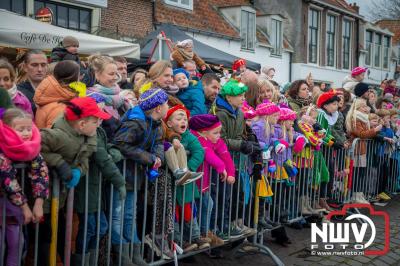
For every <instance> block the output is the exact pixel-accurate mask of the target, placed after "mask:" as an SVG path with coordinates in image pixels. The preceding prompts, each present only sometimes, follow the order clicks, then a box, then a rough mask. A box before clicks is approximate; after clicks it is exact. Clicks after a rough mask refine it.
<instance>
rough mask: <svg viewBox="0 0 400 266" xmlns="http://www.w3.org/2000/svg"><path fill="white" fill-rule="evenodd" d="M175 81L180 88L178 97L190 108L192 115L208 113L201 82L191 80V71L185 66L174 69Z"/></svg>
mask: <svg viewBox="0 0 400 266" xmlns="http://www.w3.org/2000/svg"><path fill="white" fill-rule="evenodd" d="M173 73H174V82H175V85H176V86H177V87H178V88H179V91H178V93H177V94H176V97H177V98H178V99H179V100H181V101H182V103H183V104H184V105H185V106H186V108H187V109H189V111H190V113H191V114H192V115H198V114H206V113H207V110H206V106H205V99H204V93H203V88H202V85H201V82H199V81H197V80H190V81H189V72H187V71H186V70H185V69H183V68H177V69H174V72H173Z"/></svg>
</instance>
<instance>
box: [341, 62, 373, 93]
mask: <svg viewBox="0 0 400 266" xmlns="http://www.w3.org/2000/svg"><path fill="white" fill-rule="evenodd" d="M365 72H367V68H366V67H359V66H358V67H355V68H353V69H352V70H351V75H349V76H346V77H345V78H344V80H343V84H342V85H343V86H342V87H343V89H345V90H347V91H349V92H351V93H354V88H355V86H356V85H357V84H358V83H360V82H362V81H363V80H364V77H365Z"/></svg>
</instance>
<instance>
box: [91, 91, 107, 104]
mask: <svg viewBox="0 0 400 266" xmlns="http://www.w3.org/2000/svg"><path fill="white" fill-rule="evenodd" d="M87 97H90V98H92V99H93V100H95V101H96V103H104V102H106V98H105V97H104V96H103V94H100V93H97V92H93V93H90V94H88V96H87Z"/></svg>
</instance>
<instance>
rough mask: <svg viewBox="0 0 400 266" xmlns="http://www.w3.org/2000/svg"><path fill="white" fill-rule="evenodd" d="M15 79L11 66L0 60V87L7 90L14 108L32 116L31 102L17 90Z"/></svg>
mask: <svg viewBox="0 0 400 266" xmlns="http://www.w3.org/2000/svg"><path fill="white" fill-rule="evenodd" d="M15 79H16V76H15V71H14V68H13V66H12V65H11V64H10V63H9V62H8V61H7V60H6V59H0V87H1V88H4V89H6V90H7V92H8V94H9V95H10V97H11V100H12V103H13V104H14V106H15V107H17V108H20V109H22V110H24V111H25V112H27V113H28V114H31V115H33V112H32V105H31V102H30V101H29V99H28V98H27V97H26V96H25V95H24V94H23V93H22V92H20V91H19V90H17V85H16V84H15Z"/></svg>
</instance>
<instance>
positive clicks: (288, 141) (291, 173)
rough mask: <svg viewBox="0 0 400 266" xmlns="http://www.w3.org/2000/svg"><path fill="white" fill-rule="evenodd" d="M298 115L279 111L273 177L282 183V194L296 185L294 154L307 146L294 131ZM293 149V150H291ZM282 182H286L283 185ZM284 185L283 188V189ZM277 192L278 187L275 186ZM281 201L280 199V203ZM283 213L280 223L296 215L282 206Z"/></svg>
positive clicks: (284, 108)
mask: <svg viewBox="0 0 400 266" xmlns="http://www.w3.org/2000/svg"><path fill="white" fill-rule="evenodd" d="M296 117H297V114H296V112H294V111H293V110H291V109H289V108H286V107H281V108H280V110H279V120H278V125H277V126H276V127H275V129H274V130H275V136H276V137H277V138H276V140H275V141H274V143H273V146H274V153H272V159H273V160H274V161H275V163H276V165H277V167H276V170H277V171H276V172H275V173H274V174H273V175H272V177H273V178H274V180H275V181H276V182H277V183H278V181H281V182H280V185H281V187H280V189H282V190H281V193H285V192H284V191H285V190H288V187H291V186H293V185H294V184H295V178H296V176H297V173H298V170H297V167H296V165H295V164H294V163H293V153H292V150H293V152H294V153H299V152H301V151H302V150H303V149H304V147H305V144H306V139H305V137H304V136H303V135H302V134H300V133H298V132H295V131H294V129H293V125H294V121H295V120H296ZM289 147H292V148H289ZM282 181H283V182H284V183H283V184H284V185H283V184H282ZM282 185H283V187H282ZM275 191H277V186H275ZM280 200H281V199H278V201H280ZM274 203H276V204H282V202H274ZM282 207H283V208H282V210H283V211H282V212H281V213H280V217H279V219H280V221H281V222H283V223H285V222H286V221H287V219H288V218H289V216H290V215H296V214H295V213H290V211H291V210H288V209H287V206H282Z"/></svg>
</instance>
